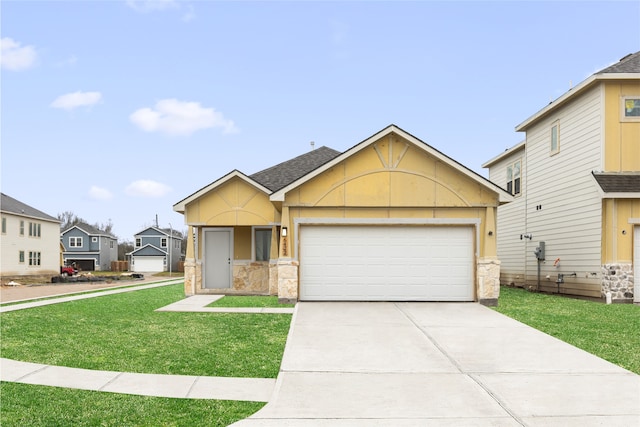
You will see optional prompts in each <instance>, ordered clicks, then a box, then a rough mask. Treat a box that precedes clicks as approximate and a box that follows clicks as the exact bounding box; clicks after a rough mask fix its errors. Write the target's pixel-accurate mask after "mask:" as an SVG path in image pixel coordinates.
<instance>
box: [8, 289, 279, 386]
mask: <svg viewBox="0 0 640 427" xmlns="http://www.w3.org/2000/svg"><path fill="white" fill-rule="evenodd" d="M183 292H184V291H183V285H182V284H178V285H170V286H164V287H160V288H154V289H146V290H139V291H135V292H129V293H123V294H117V295H109V296H103V297H98V298H92V299H86V300H78V301H72V302H67V303H64V304H54V305H50V306H43V307H37V308H32V309H29V310H20V311H15V312H8V313H4V314H2V322H1V325H0V328H1V329H0V330H1V335H2V342H1V346H0V351H1V352H2V357H6V358H9V359H15V360H21V361H26V362H34V363H42V364H50V365H58V366H68V367H75V368H85V369H97V370H108V371H123V372H139V373H157V374H174V375H208V376H227V377H254V378H275V377H276V376H277V374H278V371H279V368H280V361H281V358H282V354H283V352H284V344H285V341H286V338H287V333H288V331H289V324H290V321H291V315H290V314H267V315H265V314H237V313H233V314H231V313H216V314H212V313H173V312H154V310H155V309H157V308H160V307H163V306H165V305H168V304H171V303H173V302H176V301H179V300H180V299H183V298H184V293H183Z"/></svg>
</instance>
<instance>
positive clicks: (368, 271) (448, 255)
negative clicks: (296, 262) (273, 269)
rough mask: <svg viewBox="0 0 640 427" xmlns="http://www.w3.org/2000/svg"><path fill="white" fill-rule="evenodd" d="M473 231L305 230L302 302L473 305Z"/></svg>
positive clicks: (409, 228)
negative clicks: (463, 303) (454, 302)
mask: <svg viewBox="0 0 640 427" xmlns="http://www.w3.org/2000/svg"><path fill="white" fill-rule="evenodd" d="M473 230H474V229H473V227H444V226H442V227H435V226H430V227H427V226H301V227H300V299H301V300H307V301H314V300H316V301H473V300H474V299H475V298H474V297H475V293H474V256H473V253H474V251H473Z"/></svg>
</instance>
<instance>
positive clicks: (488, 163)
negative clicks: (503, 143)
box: [482, 140, 527, 168]
mask: <svg viewBox="0 0 640 427" xmlns="http://www.w3.org/2000/svg"><path fill="white" fill-rule="evenodd" d="M526 142H527V141H526V140H524V141H522V142H519V143H518V144H516V145H514V146H513V147H511V148H508V149H506V150H504V151H503V152H502V153H500V154H498V155H497V156H495V157H494V158H493V159H490V160H487V161H486V162H484V163H483V164H482V167H483V168H489V167H491V166H493V165H494V164H496V163H498V162H499V161H501V160H503V159H505V158H507V157H509V156H511V155H512V154H513V153H516V152H518V151H521V150H524V147H525V144H526Z"/></svg>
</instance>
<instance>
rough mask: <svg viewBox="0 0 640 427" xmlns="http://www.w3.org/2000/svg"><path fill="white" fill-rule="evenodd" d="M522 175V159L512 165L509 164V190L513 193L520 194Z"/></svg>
mask: <svg viewBox="0 0 640 427" xmlns="http://www.w3.org/2000/svg"><path fill="white" fill-rule="evenodd" d="M520 175H521V163H520V160H518V161H517V162H515V163H514V164H512V165H509V166H507V191H508V192H509V193H511V194H513V195H514V196H515V195H518V194H520V182H521V179H520Z"/></svg>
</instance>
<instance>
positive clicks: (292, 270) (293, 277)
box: [278, 259, 299, 304]
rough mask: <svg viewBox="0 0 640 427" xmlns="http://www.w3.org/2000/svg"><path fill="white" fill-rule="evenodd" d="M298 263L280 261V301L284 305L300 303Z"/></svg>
mask: <svg viewBox="0 0 640 427" xmlns="http://www.w3.org/2000/svg"><path fill="white" fill-rule="evenodd" d="M298 264H299V263H298V261H294V260H292V259H279V260H278V301H279V302H280V303H283V304H294V303H296V302H298Z"/></svg>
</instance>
